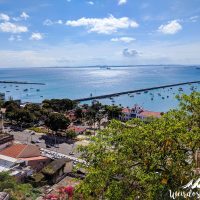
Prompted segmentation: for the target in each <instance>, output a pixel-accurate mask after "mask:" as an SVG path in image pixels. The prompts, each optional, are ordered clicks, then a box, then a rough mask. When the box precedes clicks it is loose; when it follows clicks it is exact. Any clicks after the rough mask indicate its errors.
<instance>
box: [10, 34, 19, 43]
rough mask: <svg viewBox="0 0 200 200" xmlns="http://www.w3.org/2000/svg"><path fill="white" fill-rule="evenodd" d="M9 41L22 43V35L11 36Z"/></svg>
mask: <svg viewBox="0 0 200 200" xmlns="http://www.w3.org/2000/svg"><path fill="white" fill-rule="evenodd" d="M8 40H9V41H11V42H12V41H22V38H21V35H16V36H15V35H11V36H10V37H9V38H8Z"/></svg>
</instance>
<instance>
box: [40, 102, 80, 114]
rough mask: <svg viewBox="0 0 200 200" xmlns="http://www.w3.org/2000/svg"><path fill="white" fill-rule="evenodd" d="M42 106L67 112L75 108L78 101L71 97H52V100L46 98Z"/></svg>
mask: <svg viewBox="0 0 200 200" xmlns="http://www.w3.org/2000/svg"><path fill="white" fill-rule="evenodd" d="M42 104H43V105H42V107H43V108H45V109H48V110H52V111H55V112H66V111H68V110H71V109H73V108H75V106H76V105H77V103H76V102H75V101H72V100H70V99H51V100H44V101H43V102H42Z"/></svg>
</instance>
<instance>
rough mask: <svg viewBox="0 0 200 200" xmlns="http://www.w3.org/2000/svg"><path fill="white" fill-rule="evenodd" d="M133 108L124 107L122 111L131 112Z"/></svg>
mask: <svg viewBox="0 0 200 200" xmlns="http://www.w3.org/2000/svg"><path fill="white" fill-rule="evenodd" d="M130 112H131V109H130V108H123V109H122V113H130Z"/></svg>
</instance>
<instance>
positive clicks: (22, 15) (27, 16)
mask: <svg viewBox="0 0 200 200" xmlns="http://www.w3.org/2000/svg"><path fill="white" fill-rule="evenodd" d="M20 17H21V18H22V19H24V20H27V19H28V18H29V17H30V16H29V15H28V14H27V13H25V12H22V14H21V15H20Z"/></svg>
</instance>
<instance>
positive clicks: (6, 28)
mask: <svg viewBox="0 0 200 200" xmlns="http://www.w3.org/2000/svg"><path fill="white" fill-rule="evenodd" d="M0 31H1V32H6V33H25V32H28V28H27V27H26V26H21V25H17V24H13V23H11V22H3V23H0Z"/></svg>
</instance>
